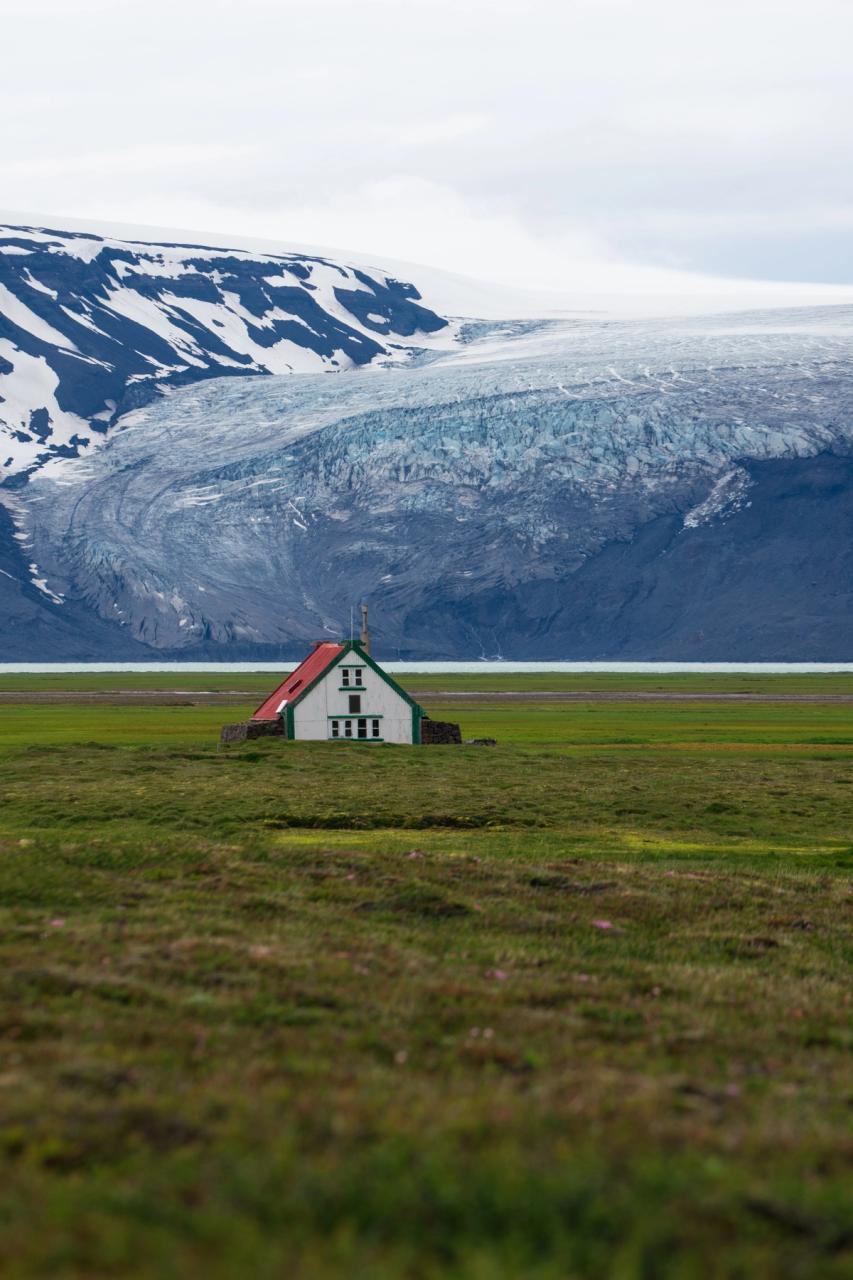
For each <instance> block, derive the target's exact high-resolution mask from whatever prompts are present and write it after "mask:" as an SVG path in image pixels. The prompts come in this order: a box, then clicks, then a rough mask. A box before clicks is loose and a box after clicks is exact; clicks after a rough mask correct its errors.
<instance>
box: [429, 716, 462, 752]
mask: <svg viewBox="0 0 853 1280" xmlns="http://www.w3.org/2000/svg"><path fill="white" fill-rule="evenodd" d="M461 741H462V733H461V730H460V728H459V725H458V724H451V723H450V722H449V721H447V720H430V718H429V716H424V718H423V720H421V742H422V743H423V745H424V746H427V747H434V746H444V745H446V744H450V743H454V742H461Z"/></svg>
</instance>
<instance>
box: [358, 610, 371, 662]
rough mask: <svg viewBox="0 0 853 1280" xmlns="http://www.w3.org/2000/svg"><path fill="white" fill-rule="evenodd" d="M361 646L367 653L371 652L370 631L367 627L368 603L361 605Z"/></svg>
mask: <svg viewBox="0 0 853 1280" xmlns="http://www.w3.org/2000/svg"><path fill="white" fill-rule="evenodd" d="M359 641H360V643H361V647H362V649H363V650H364V652H365V653H370V632H369V631H368V629H367V605H366V604H363V605H362V606H361V635H360V637H359Z"/></svg>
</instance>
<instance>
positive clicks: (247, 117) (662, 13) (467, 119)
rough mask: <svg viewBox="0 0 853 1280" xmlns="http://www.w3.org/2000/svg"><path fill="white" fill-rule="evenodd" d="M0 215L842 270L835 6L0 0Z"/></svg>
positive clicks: (620, 267) (471, 254) (850, 235)
mask: <svg viewBox="0 0 853 1280" xmlns="http://www.w3.org/2000/svg"><path fill="white" fill-rule="evenodd" d="M0 19H2V22H0V38H1V39H2V46H3V60H2V62H3V75H2V78H0V143H2V152H0V154H2V166H0V208H3V209H5V210H16V211H27V212H36V213H39V214H41V215H44V216H45V217H48V216H49V217H50V218H51V219H53V220H54V222H56V221H57V220H59V219H61V218H62V217H63V216H73V217H77V218H83V219H89V218H91V219H101V220H105V219H107V220H112V221H123V222H129V223H134V224H140V223H149V224H154V225H159V226H169V227H181V228H193V229H198V230H199V231H203V230H211V231H217V232H220V233H230V234H234V235H242V236H257V237H264V238H272V239H275V240H280V241H291V242H300V243H311V244H319V245H326V246H332V247H337V248H341V249H350V250H354V251H359V252H362V253H366V254H369V255H373V256H375V257H376V258H377V259H381V258H382V257H383V256H386V257H389V258H397V259H406V260H409V261H413V262H424V263H429V264H433V265H435V266H439V267H446V268H449V269H451V270H454V271H458V272H464V273H466V274H469V275H475V276H480V277H484V278H488V279H498V280H503V281H506V282H509V283H513V284H521V285H530V286H533V287H547V286H550V287H556V288H567V287H572V286H573V285H575V284H577V285H578V286H579V287H581V288H583V289H589V288H595V287H602V288H605V289H612V288H619V287H622V286H625V287H628V288H630V287H641V286H646V285H654V284H655V283H656V282H660V283H661V284H662V285H663V286H665V285H666V283H667V282H669V283H671V282H672V281H678V280H689V279H690V276H691V275H694V274H695V273H701V274H703V275H706V276H716V277H747V278H752V279H763V280H789V281H790V280H800V281H815V282H817V281H821V282H837V283H851V282H853V252H851V244H853V144H852V143H851V136H853V123H851V122H853V75H851V51H853V0H803V2H797V3H793V2H791V0H766V2H765V0H739V2H737V3H736V2H734V0H393V2H392V0H300V2H299V3H296V2H294V0H239V3H236V2H235V0H203V2H202V0H170V2H169V3H164V2H163V0H144V2H140V0H40V2H39V3H38V4H36V3H33V0H26V2H24V0H0Z"/></svg>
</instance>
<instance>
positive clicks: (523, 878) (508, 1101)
mask: <svg viewBox="0 0 853 1280" xmlns="http://www.w3.org/2000/svg"><path fill="white" fill-rule="evenodd" d="M431 709H432V710H433V711H434V714H436V715H440V714H443V713H446V714H447V716H448V718H454V719H461V720H462V722H463V728H464V731H465V732H466V734H467V735H469V736H473V735H475V734H476V735H486V734H492V735H494V736H496V737H498V738H499V745H498V746H497V747H496V748H476V747H462V748H450V747H446V748H423V749H420V750H419V749H412V748H401V747H391V746H377V747H374V748H372V749H370V750H365V749H362V750H359V751H354V750H351V749H349V748H348V747H347V745H346V744H334V745H331V744H330V745H327V744H303V745H298V744H286V743H283V742H274V741H260V742H257V743H248V744H246V745H244V746H240V747H237V748H231V749H228V750H223V751H219V750H217V748H216V744H215V740H216V730H217V728H218V726H219V724H220V723H221V722H222V720H223V719H231V718H237V717H238V716H239V714H241V711H240V708H221V707H220V708H210V707H201V708H197V707H105V708H97V709H95V708H91V707H85V706H82V707H81V706H58V707H46V706H5V707H0V727H2V733H0V1258H2V1259H3V1260H4V1261H3V1262H2V1263H0V1273H2V1275H3V1276H4V1280H5V1277H6V1276H9V1277H11V1278H13V1280H16V1278H18V1277H20V1278H26V1280H30V1278H31V1277H42V1276H44V1277H51V1278H53V1277H63V1278H64V1277H75V1278H79V1280H93V1278H94V1277H98V1278H100V1277H118V1276H120V1277H158V1278H159V1277H168V1278H171V1277H173V1276H174V1277H176V1278H177V1277H182V1278H185V1277H187V1276H191V1277H194V1276H198V1277H202V1276H204V1277H212V1278H213V1280H220V1278H221V1280H231V1278H232V1277H243V1276H251V1277H253V1280H254V1278H255V1277H259V1278H260V1280H267V1278H269V1280H278V1278H279V1277H281V1276H284V1275H286V1276H296V1277H307V1278H310V1280H314V1278H315V1277H316V1278H317V1280H325V1278H326V1277H329V1278H333V1277H334V1278H337V1277H347V1278H348V1280H349V1277H359V1278H360V1277H365V1278H367V1277H370V1280H400V1278H401V1277H418V1278H420V1277H423V1278H424V1280H445V1278H448V1277H449V1278H450V1280H454V1278H457V1277H458V1278H459V1280H469V1277H470V1278H472V1280H493V1278H494V1280H517V1278H518V1277H531V1278H534V1280H552V1278H553V1280H557V1278H559V1280H566V1278H568V1280H574V1278H575V1277H577V1278H578V1280H593V1278H594V1280H610V1278H611V1277H614V1278H615V1280H735V1278H737V1280H747V1277H748V1278H749V1280H755V1278H757V1280H777V1278H781V1280H811V1278H812V1277H818V1276H820V1277H822V1276H826V1277H839V1278H840V1277H842V1276H846V1275H849V1274H850V1266H851V1261H852V1260H853V1231H851V1223H850V1215H849V1195H848V1182H849V1179H848V1174H849V1160H850V1156H851V1154H853V1144H851V1142H850V1139H849V1132H850V1130H849V1103H850V1088H849V1084H850V1082H849V1051H850V1024H851V1018H850V1014H851V1003H850V994H849V960H850V930H849V908H850V881H849V872H850V867H851V865H853V849H851V832H853V767H851V763H853V749H851V745H849V744H850V742H851V731H850V715H849V709H847V708H844V707H841V708H839V707H837V706H834V705H820V706H813V705H801V706H791V705H787V706H784V705H783V706H778V705H770V704H767V705H750V706H741V705H737V706H732V705H725V704H720V703H714V704H708V705H701V706H699V705H697V704H690V703H675V704H666V705H663V706H661V705H658V704H654V705H649V704H620V705H616V704H600V703H599V704H595V703H580V704H571V705H569V706H553V705H551V706H542V705H541V704H535V703H534V704H525V703H513V704H511V705H505V704H498V705H491V706H490V705H489V704H488V702H487V701H484V702H482V703H481V702H480V701H479V700H477V701H476V703H475V704H474V705H471V706H468V705H464V706H460V705H459V704H456V705H454V706H453V707H452V708H451V706H447V707H444V708H441V707H440V706H439V704H438V703H436V705H435V707H434V708H431ZM602 924H606V925H609V927H600V926H601V925H602Z"/></svg>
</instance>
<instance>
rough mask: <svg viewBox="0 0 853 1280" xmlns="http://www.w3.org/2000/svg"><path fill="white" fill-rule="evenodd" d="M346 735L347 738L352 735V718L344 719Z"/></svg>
mask: <svg viewBox="0 0 853 1280" xmlns="http://www.w3.org/2000/svg"><path fill="white" fill-rule="evenodd" d="M344 737H345V738H351V737H352V720H345V721H344Z"/></svg>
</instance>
